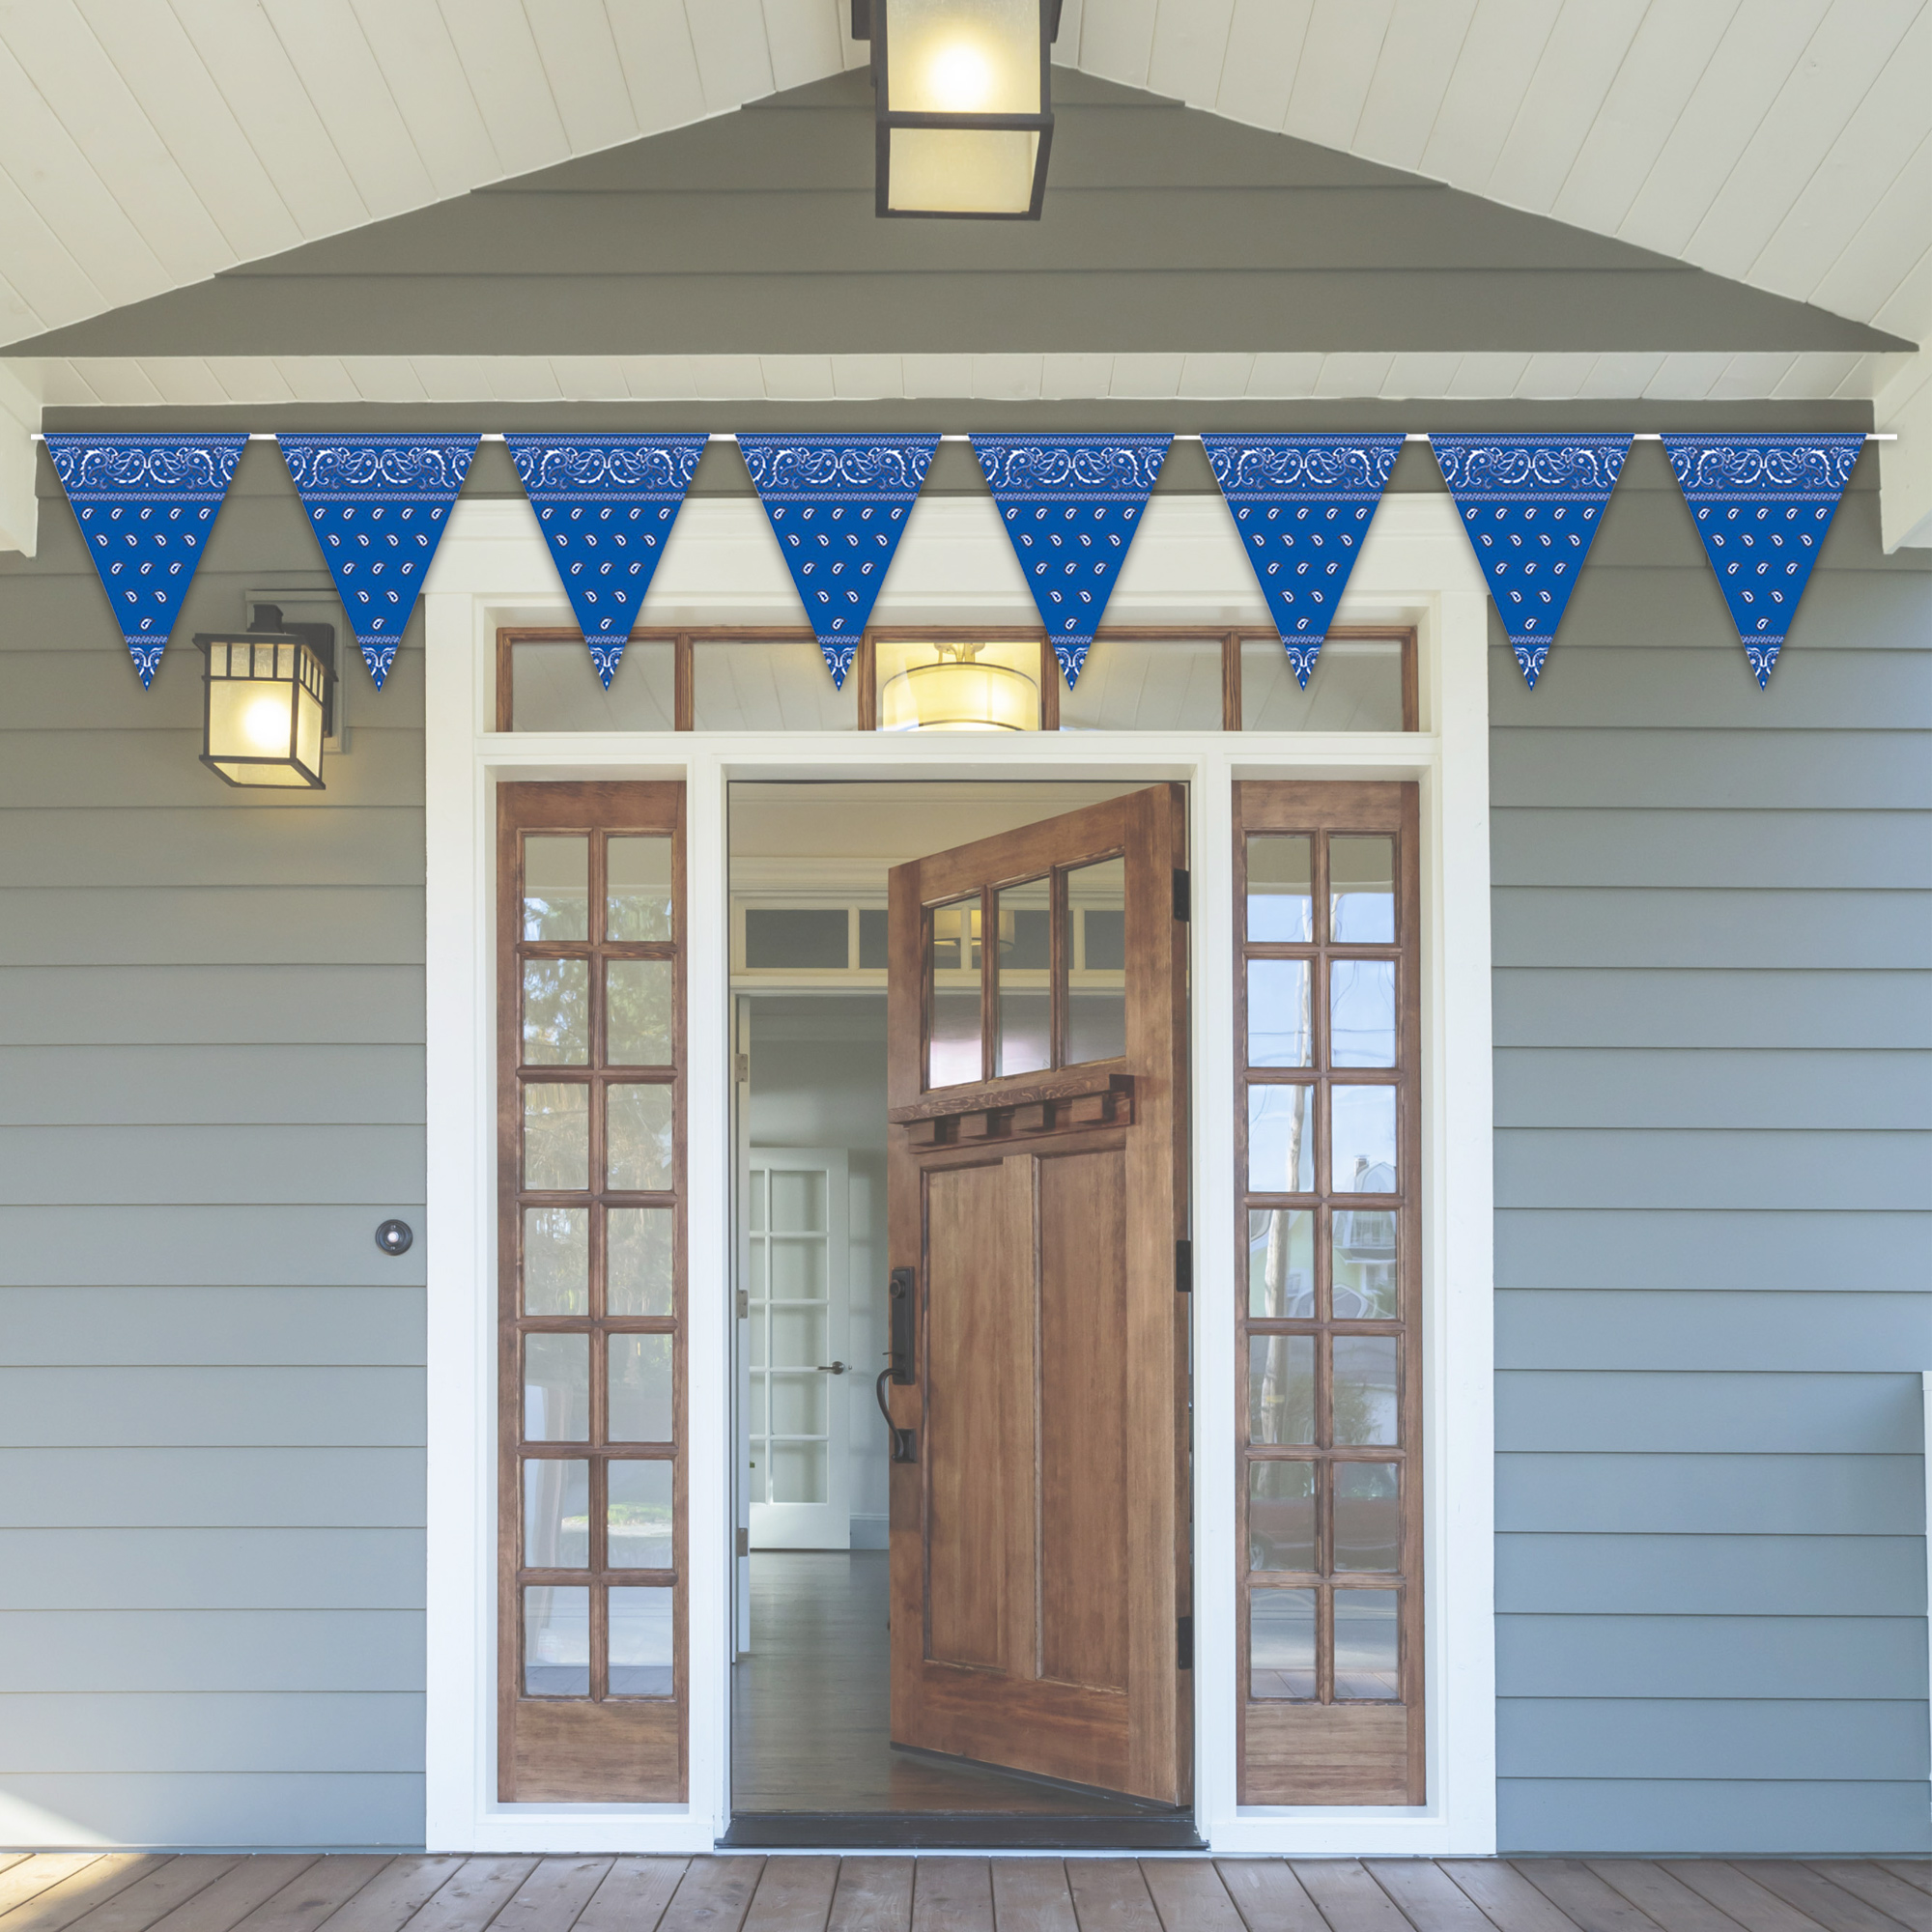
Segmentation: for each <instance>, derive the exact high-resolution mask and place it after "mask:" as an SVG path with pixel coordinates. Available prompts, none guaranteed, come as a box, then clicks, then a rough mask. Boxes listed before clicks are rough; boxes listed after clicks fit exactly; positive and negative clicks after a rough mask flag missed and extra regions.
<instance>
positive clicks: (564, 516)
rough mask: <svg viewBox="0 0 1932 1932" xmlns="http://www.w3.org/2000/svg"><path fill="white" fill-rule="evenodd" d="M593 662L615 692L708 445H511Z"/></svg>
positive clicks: (534, 440)
mask: <svg viewBox="0 0 1932 1932" xmlns="http://www.w3.org/2000/svg"><path fill="white" fill-rule="evenodd" d="M503 440H504V441H505V442H506V443H508V444H509V447H510V455H511V458H512V460H513V461H514V462H515V463H516V466H517V474H518V475H519V476H521V477H522V478H523V481H524V491H525V494H526V496H527V497H529V499H530V504H531V507H532V508H533V509H534V510H535V511H536V513H537V522H538V523H539V524H541V525H542V526H543V533H544V536H545V538H546V540H547V541H548V542H549V544H550V547H551V560H552V561H553V562H554V564H555V565H556V574H557V576H558V577H559V578H561V579H562V581H563V588H564V591H565V594H566V595H567V596H568V597H569V599H570V608H571V609H572V610H573V611H575V612H576V613H577V627H578V629H579V630H580V631H582V633H583V641H584V642H585V643H586V644H587V645H589V647H590V661H591V663H592V664H594V665H595V666H596V667H597V675H598V676H599V677H600V678H602V679H603V680H604V688H605V690H607V691H608V690H610V688H611V676H612V675H613V674H614V672H615V671H616V668H617V661H618V660H619V659H620V658H621V657H622V656H623V655H624V644H625V640H626V639H628V638H629V637H630V635H631V630H632V627H633V626H634V625H635V624H636V623H637V621H638V607H639V605H640V604H641V603H642V602H643V601H644V592H645V591H647V590H648V589H649V588H650V587H651V576H652V573H653V572H654V571H656V569H657V567H658V564H659V562H660V560H661V559H662V558H663V556H664V553H665V544H666V542H667V541H668V538H669V536H670V526H671V525H672V524H673V523H674V522H675V521H676V518H677V513H678V510H679V508H680V506H681V505H682V504H683V502H684V495H685V492H686V491H687V490H689V489H690V488H691V479H692V476H693V474H694V472H695V471H696V469H697V459H698V458H699V457H700V456H702V455H703V454H704V444H705V438H704V437H703V436H702V435H701V434H700V435H696V436H613V437H603V438H599V439H598V440H595V441H579V440H577V439H575V438H566V437H556V436H506V437H505V438H504V439H503Z"/></svg>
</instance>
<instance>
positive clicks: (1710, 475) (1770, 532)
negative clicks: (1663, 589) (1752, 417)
mask: <svg viewBox="0 0 1932 1932" xmlns="http://www.w3.org/2000/svg"><path fill="white" fill-rule="evenodd" d="M1663 447H1664V450H1665V453H1666V454H1667V455H1668V456H1669V458H1670V468H1671V470H1672V473H1673V474H1674V475H1675V476H1676V478H1677V487H1678V488H1679V489H1680V490H1681V491H1683V493H1684V500H1685V502H1687V503H1688V504H1689V505H1690V514H1691V516H1692V517H1694V518H1695V519H1696V521H1697V534H1698V536H1699V537H1701V538H1702V539H1703V543H1704V554H1705V555H1706V556H1708V557H1709V558H1710V559H1711V569H1712V571H1713V572H1714V573H1715V574H1716V576H1717V579H1718V588H1719V590H1721V591H1722V592H1723V593H1724V602H1725V604H1726V605H1728V606H1729V607H1730V612H1731V621H1732V623H1734V624H1735V625H1736V626H1737V627H1738V641H1739V642H1740V643H1741V644H1743V645H1744V647H1745V656H1746V657H1747V658H1748V659H1749V660H1750V668H1751V670H1752V672H1753V673H1754V674H1755V676H1756V678H1757V688H1758V689H1759V690H1760V691H1762V690H1763V689H1764V688H1765V686H1766V685H1768V684H1769V683H1770V682H1771V668H1772V666H1773V665H1775V664H1776V662H1777V653H1778V650H1779V649H1780V647H1781V646H1782V645H1783V643H1784V639H1785V636H1786V634H1787V633H1788V632H1789V631H1790V629H1791V620H1792V618H1793V617H1795V616H1796V615H1797V614H1798V600H1799V599H1800V598H1801V597H1803V596H1804V586H1805V584H1806V583H1807V582H1809V581H1810V577H1811V570H1812V566H1813V565H1815V564H1816V563H1817V561H1818V550H1819V546H1820V545H1822V544H1823V543H1824V541H1825V532H1826V531H1827V530H1829V529H1830V528H1831V527H1832V519H1833V516H1835V515H1836V514H1837V509H1838V502H1839V499H1840V498H1841V497H1843V496H1844V494H1845V485H1846V484H1848V483H1849V482H1850V481H1851V480H1852V466H1853V465H1854V464H1856V463H1857V462H1858V460H1859V451H1860V450H1861V449H1862V448H1863V447H1864V437H1863V436H1862V434H1857V433H1855V434H1852V435H1849V436H1790V435H1784V436H1666V437H1665V438H1664V439H1663Z"/></svg>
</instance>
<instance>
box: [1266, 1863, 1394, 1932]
mask: <svg viewBox="0 0 1932 1932" xmlns="http://www.w3.org/2000/svg"><path fill="white" fill-rule="evenodd" d="M1289 1864H1290V1867H1291V1868H1292V1869H1293V1873H1294V1875H1295V1877H1296V1878H1298V1879H1299V1880H1300V1881H1301V1886H1302V1889H1303V1890H1304V1891H1306V1892H1307V1893H1308V1895H1309V1897H1310V1898H1312V1899H1313V1900H1314V1901H1315V1905H1316V1909H1317V1910H1318V1911H1319V1912H1320V1913H1321V1916H1322V1918H1325V1919H1326V1920H1327V1921H1328V1923H1329V1925H1330V1926H1331V1927H1332V1928H1333V1932H1409V1928H1408V1921H1407V1919H1406V1918H1404V1917H1403V1916H1402V1914H1401V1913H1400V1912H1399V1911H1397V1910H1396V1906H1395V1901H1394V1900H1393V1899H1391V1898H1390V1897H1389V1895H1388V1893H1387V1892H1385V1891H1384V1890H1383V1889H1381V1887H1380V1886H1378V1884H1377V1883H1376V1882H1375V1880H1374V1879H1373V1878H1372V1877H1371V1876H1370V1875H1369V1873H1368V1872H1366V1871H1365V1870H1364V1869H1363V1868H1362V1865H1361V1863H1360V1861H1357V1860H1355V1859H1291V1860H1290V1861H1289Z"/></svg>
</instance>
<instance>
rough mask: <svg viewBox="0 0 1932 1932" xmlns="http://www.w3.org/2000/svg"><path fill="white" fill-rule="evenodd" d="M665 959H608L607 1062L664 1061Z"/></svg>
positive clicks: (667, 1023)
mask: <svg viewBox="0 0 1932 1932" xmlns="http://www.w3.org/2000/svg"><path fill="white" fill-rule="evenodd" d="M673 970H674V969H673V967H672V965H671V962H670V961H669V960H668V959H610V960H607V961H605V965H604V1060H605V1065H609V1066H668V1065H670V1061H671V1052H670V1029H671V975H672V972H673Z"/></svg>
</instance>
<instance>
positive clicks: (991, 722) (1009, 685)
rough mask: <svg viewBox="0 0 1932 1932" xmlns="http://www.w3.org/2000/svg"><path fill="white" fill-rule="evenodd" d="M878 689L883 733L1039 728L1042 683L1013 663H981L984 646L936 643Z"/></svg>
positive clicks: (880, 721) (1026, 729) (1025, 729)
mask: <svg viewBox="0 0 1932 1932" xmlns="http://www.w3.org/2000/svg"><path fill="white" fill-rule="evenodd" d="M927 648H929V649H930V650H931V651H932V652H933V657H932V658H931V660H930V661H929V662H927V663H924V664H912V665H908V666H907V667H906V668H904V669H903V670H901V671H898V672H897V673H896V674H895V675H894V676H892V677H889V678H888V679H887V680H886V681H885V683H884V684H883V685H881V686H880V688H879V729H880V730H881V731H1037V730H1038V729H1039V686H1038V685H1037V683H1035V681H1034V680H1033V679H1032V678H1030V677H1029V676H1027V674H1026V673H1025V672H1024V671H1022V670H1016V669H1015V668H1013V667H1012V666H1010V665H1005V664H998V663H994V662H991V661H985V662H982V661H981V660H980V652H981V651H982V650H984V649H985V646H984V645H983V644H933V645H930V646H928V647H927Z"/></svg>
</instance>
